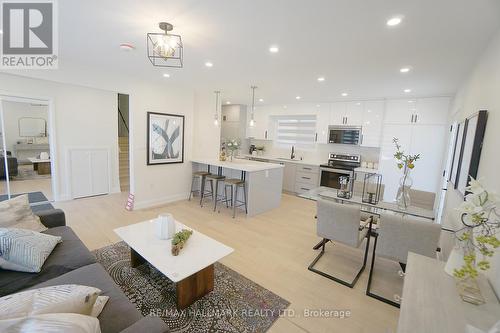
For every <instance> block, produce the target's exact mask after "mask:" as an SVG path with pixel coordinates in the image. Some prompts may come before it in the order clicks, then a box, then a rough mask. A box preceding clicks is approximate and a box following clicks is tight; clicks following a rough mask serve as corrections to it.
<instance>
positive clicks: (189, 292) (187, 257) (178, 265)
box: [114, 220, 234, 309]
mask: <svg viewBox="0 0 500 333" xmlns="http://www.w3.org/2000/svg"><path fill="white" fill-rule="evenodd" d="M181 229H190V230H193V229H191V228H189V227H186V226H185V225H183V224H182V223H179V222H176V231H180V230H181ZM114 231H115V233H116V234H117V235H118V236H119V237H120V238H121V239H122V240H123V241H124V242H125V243H127V244H128V246H130V259H131V260H130V262H131V266H132V267H136V266H139V265H141V264H143V263H144V262H145V261H147V262H149V263H150V264H151V265H152V266H154V267H155V268H156V269H157V270H158V271H160V272H161V273H163V274H164V275H165V276H166V277H167V278H169V279H170V280H172V281H173V282H175V284H176V294H177V307H178V308H179V309H184V308H186V307H188V306H189V305H191V304H193V303H194V302H195V301H196V300H198V299H200V298H201V297H203V296H205V295H206V294H208V293H209V292H211V291H212V290H213V289H214V263H215V262H217V261H219V260H220V259H222V258H224V257H225V256H227V255H229V254H231V253H232V252H233V251H234V250H233V249H232V248H230V247H229V246H226V245H224V244H222V243H220V242H218V241H216V240H215V239H212V238H210V237H208V236H206V235H204V234H202V233H200V232H198V231H196V230H193V234H192V235H191V237H190V238H189V240H188V241H187V243H186V245H185V246H184V248H183V249H182V250H181V252H180V254H179V255H178V256H173V255H172V252H171V248H172V243H171V241H172V240H171V239H167V240H161V239H158V238H157V237H156V232H155V231H156V226H155V224H154V222H153V220H150V221H145V222H140V223H137V224H132V225H129V226H126V227H121V228H117V229H115V230H114Z"/></svg>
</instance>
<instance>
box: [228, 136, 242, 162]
mask: <svg viewBox="0 0 500 333" xmlns="http://www.w3.org/2000/svg"><path fill="white" fill-rule="evenodd" d="M240 146H241V143H240V140H239V139H228V140H226V149H227V150H228V151H229V159H230V160H231V162H232V161H233V157H234V155H235V153H236V151H237V150H238V149H240Z"/></svg>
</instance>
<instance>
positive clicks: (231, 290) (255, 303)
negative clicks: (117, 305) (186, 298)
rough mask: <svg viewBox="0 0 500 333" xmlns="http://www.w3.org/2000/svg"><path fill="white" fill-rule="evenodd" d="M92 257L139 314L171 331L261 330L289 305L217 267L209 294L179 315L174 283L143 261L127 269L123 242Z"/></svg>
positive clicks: (266, 327)
mask: <svg viewBox="0 0 500 333" xmlns="http://www.w3.org/2000/svg"><path fill="white" fill-rule="evenodd" d="M93 253H94V255H95V256H96V258H97V261H98V262H99V263H100V264H101V265H102V266H104V268H105V269H106V271H107V272H108V273H109V275H110V276H111V277H112V278H113V280H114V281H115V283H116V284H117V285H118V286H120V288H121V289H122V290H123V292H124V293H125V294H126V295H127V297H128V298H129V299H130V301H131V302H132V303H134V304H135V306H136V307H137V308H138V309H139V311H140V312H142V314H143V315H144V316H147V315H153V316H159V317H160V318H161V319H162V320H163V321H164V322H165V323H166V324H167V325H168V327H169V328H170V330H171V331H172V332H234V333H236V332H265V331H267V330H268V329H269V328H270V327H271V325H272V324H273V323H274V321H276V319H278V318H279V316H280V314H281V313H283V311H284V310H285V309H286V308H287V307H288V305H290V303H289V302H288V301H286V300H284V299H283V298H281V297H279V296H278V295H276V294H274V293H272V292H271V291H269V290H267V289H265V288H263V287H261V286H259V285H258V284H256V283H255V282H252V281H251V280H249V279H247V278H245V277H244V276H242V275H241V274H239V273H237V272H235V271H233V270H232V269H230V268H228V267H227V266H225V265H223V264H221V263H216V264H215V285H214V290H213V291H212V292H211V293H209V294H208V295H206V296H205V297H203V298H202V299H200V300H198V301H196V302H195V303H194V304H192V305H191V306H190V307H189V308H187V309H185V310H182V311H178V310H177V308H176V300H175V285H174V283H173V282H172V281H170V280H169V279H167V278H166V277H165V276H164V275H163V274H161V273H160V272H158V271H157V270H156V269H155V268H154V267H152V266H151V265H149V264H148V263H146V264H144V265H142V266H139V267H137V268H131V267H130V249H129V247H128V246H127V244H125V243H124V242H119V243H116V244H113V245H110V246H107V247H104V248H101V249H98V250H96V251H93Z"/></svg>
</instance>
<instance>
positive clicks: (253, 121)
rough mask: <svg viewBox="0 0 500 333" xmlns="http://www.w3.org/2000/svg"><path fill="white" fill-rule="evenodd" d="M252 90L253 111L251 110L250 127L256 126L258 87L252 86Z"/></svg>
mask: <svg viewBox="0 0 500 333" xmlns="http://www.w3.org/2000/svg"><path fill="white" fill-rule="evenodd" d="M250 88H251V89H252V109H251V110H250V123H249V124H248V125H249V126H250V127H254V126H255V119H254V112H255V89H257V87H256V86H251V87H250Z"/></svg>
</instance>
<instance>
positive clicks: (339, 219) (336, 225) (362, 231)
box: [308, 199, 372, 288]
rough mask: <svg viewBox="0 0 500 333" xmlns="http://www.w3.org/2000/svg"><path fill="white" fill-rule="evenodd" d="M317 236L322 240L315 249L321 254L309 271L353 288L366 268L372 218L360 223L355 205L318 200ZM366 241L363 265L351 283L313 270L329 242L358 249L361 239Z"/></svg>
mask: <svg viewBox="0 0 500 333" xmlns="http://www.w3.org/2000/svg"><path fill="white" fill-rule="evenodd" d="M317 209H318V210H317V234H318V236H320V237H322V238H323V240H322V242H321V243H320V244H318V246H316V247H315V249H318V248H319V247H321V252H320V253H319V254H318V256H317V257H316V259H314V261H313V262H312V263H311V265H309V268H308V269H309V270H310V271H312V272H314V273H317V274H320V275H322V276H324V277H327V278H329V279H331V280H333V281H335V282H338V283H341V284H343V285H345V286H347V287H349V288H352V287H354V285H355V284H356V282H357V281H358V279H359V276H360V275H361V273H362V272H363V270H364V269H365V266H366V259H367V256H368V248H369V246H370V237H369V236H370V233H371V228H372V218H371V217H369V218H368V219H367V220H365V221H361V210H360V207H359V206H357V205H349V204H340V203H336V202H334V201H330V200H323V199H319V200H318V201H317ZM365 238H368V239H367V241H366V248H365V254H364V257H363V265H362V266H361V268H360V269H359V271H358V272H357V273H356V276H355V277H354V279H353V280H352V281H351V282H347V281H344V280H341V279H339V278H336V277H334V276H332V275H330V274H327V273H325V272H322V271H319V270H317V269H315V268H314V265H316V263H317V262H318V260H319V259H320V258H321V257H322V256H323V254H324V253H325V245H326V243H328V242H329V241H332V242H338V243H342V244H344V245H347V246H350V247H353V248H359V246H360V245H361V243H362V242H363V239H365Z"/></svg>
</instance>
